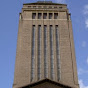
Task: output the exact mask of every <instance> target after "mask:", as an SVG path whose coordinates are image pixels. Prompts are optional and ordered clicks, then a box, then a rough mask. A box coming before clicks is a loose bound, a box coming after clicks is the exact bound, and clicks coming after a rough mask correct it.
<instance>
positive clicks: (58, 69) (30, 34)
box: [13, 1, 79, 88]
mask: <svg viewBox="0 0 88 88" xmlns="http://www.w3.org/2000/svg"><path fill="white" fill-rule="evenodd" d="M13 88H79V85H78V78H77V67H76V59H75V51H74V42H73V33H72V22H71V19H70V13H69V11H68V9H67V5H66V4H59V3H52V2H51V1H49V2H48V1H45V2H43V1H38V2H36V3H27V4H23V8H22V12H21V13H20V18H19V31H18V41H17V52H16V64H15V76H14V84H13Z"/></svg>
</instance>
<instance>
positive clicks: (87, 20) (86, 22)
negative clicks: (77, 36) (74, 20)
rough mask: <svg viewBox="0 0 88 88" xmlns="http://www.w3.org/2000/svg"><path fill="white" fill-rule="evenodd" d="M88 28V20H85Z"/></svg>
mask: <svg viewBox="0 0 88 88" xmlns="http://www.w3.org/2000/svg"><path fill="white" fill-rule="evenodd" d="M85 24H86V28H88V19H86V20H85Z"/></svg>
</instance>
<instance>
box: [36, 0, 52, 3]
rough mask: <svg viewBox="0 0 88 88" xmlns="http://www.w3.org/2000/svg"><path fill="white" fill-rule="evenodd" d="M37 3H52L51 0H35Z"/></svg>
mask: <svg viewBox="0 0 88 88" xmlns="http://www.w3.org/2000/svg"><path fill="white" fill-rule="evenodd" d="M37 3H52V1H46V0H44V1H37Z"/></svg>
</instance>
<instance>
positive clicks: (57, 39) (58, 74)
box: [55, 25, 60, 81]
mask: <svg viewBox="0 0 88 88" xmlns="http://www.w3.org/2000/svg"><path fill="white" fill-rule="evenodd" d="M55 30H56V58H57V77H58V81H59V80H60V55H59V34H58V25H56V26H55Z"/></svg>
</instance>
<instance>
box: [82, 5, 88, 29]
mask: <svg viewBox="0 0 88 88" xmlns="http://www.w3.org/2000/svg"><path fill="white" fill-rule="evenodd" d="M83 13H84V15H85V25H86V28H88V5H85V6H84V10H83Z"/></svg>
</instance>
